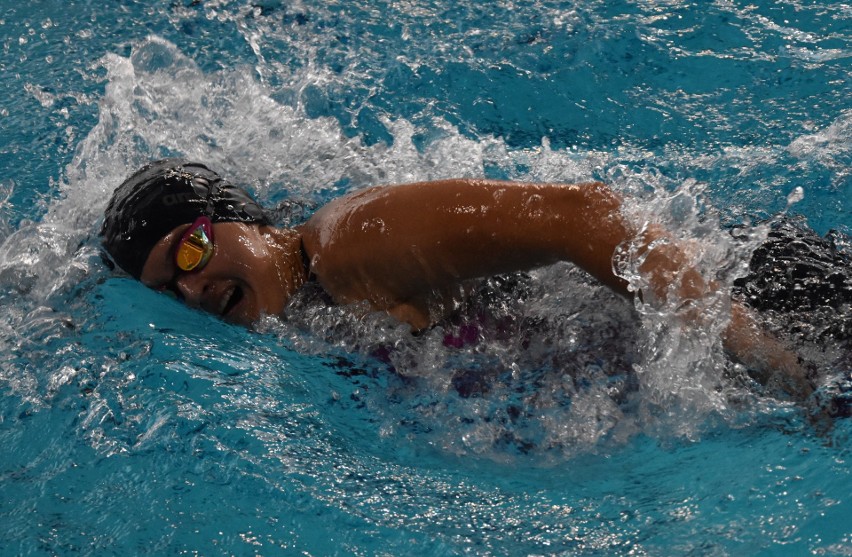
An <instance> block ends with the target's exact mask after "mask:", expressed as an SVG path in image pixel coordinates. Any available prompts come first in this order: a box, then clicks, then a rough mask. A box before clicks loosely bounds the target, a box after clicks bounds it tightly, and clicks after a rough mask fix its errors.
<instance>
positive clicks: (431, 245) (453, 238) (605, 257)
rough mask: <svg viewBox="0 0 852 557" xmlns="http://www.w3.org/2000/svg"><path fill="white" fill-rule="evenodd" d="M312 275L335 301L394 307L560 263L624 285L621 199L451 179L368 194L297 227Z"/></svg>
mask: <svg viewBox="0 0 852 557" xmlns="http://www.w3.org/2000/svg"><path fill="white" fill-rule="evenodd" d="M300 231H301V232H302V235H303V242H304V246H305V249H306V251H307V253H308V254H309V256H310V258H311V270H312V272H314V273H315V274H316V276H317V277H318V279H319V281H320V283H321V284H322V285H323V287H324V288H326V290H327V291H328V292H329V293H330V294H331V295H332V296H333V297H334V298H335V299H336V300H338V301H341V302H350V301H355V300H360V299H366V300H369V301H370V302H371V303H373V305H374V306H377V307H379V308H382V309H390V308H391V307H393V306H395V305H396V304H399V303H403V302H411V301H419V300H421V299H428V298H429V297H430V296H433V297H440V296H445V295H447V292H449V291H451V290H452V289H454V288H457V287H458V286H459V285H460V284H461V283H462V282H464V281H465V280H467V279H471V278H476V277H482V276H490V275H494V274H498V273H503V272H511V271H518V270H525V269H529V268H532V267H536V266H540V265H544V264H548V263H552V262H555V261H557V260H569V261H573V262H575V263H577V264H578V265H580V266H581V267H583V268H584V269H586V270H587V271H589V272H590V273H592V274H593V275H594V276H596V277H597V278H598V279H600V280H602V281H604V282H605V283H607V284H609V285H611V286H614V287H617V288H618V287H622V285H621V283H620V282H619V281H620V279H618V278H617V277H615V276H614V275H613V274H612V263H611V260H612V255H613V252H614V250H615V248H616V246H617V245H618V244H619V243H621V242H622V241H624V239H625V237H626V234H627V233H626V229H625V227H624V224H623V222H622V219H621V214H620V200H619V199H618V197H617V196H615V194H613V193H612V191H611V190H609V188H607V187H606V186H604V185H603V184H597V183H595V184H581V185H546V184H542V185H539V184H516V183H510V182H498V181H487V180H446V181H440V182H429V183H419V184H409V185H403V186H390V187H379V188H371V189H369V190H363V191H359V192H355V193H353V194H350V195H348V196H344V197H342V198H340V199H338V200H335V201H333V202H331V203H329V204H328V205H326V206H325V207H323V208H322V209H320V210H319V211H318V212H317V213H316V214H315V215H314V216H313V217H312V218H311V219H309V220H308V222H307V223H305V225H303V227H302V228H301V230H300Z"/></svg>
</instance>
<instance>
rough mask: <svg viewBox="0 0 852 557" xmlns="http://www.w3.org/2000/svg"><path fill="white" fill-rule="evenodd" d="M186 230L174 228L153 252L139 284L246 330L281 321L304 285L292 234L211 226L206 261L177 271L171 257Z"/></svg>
mask: <svg viewBox="0 0 852 557" xmlns="http://www.w3.org/2000/svg"><path fill="white" fill-rule="evenodd" d="M188 227H189V224H185V225H181V226H178V227H177V228H175V229H173V230H172V231H171V232H169V233H168V234H167V235H166V236H165V237H164V238H163V239H162V240H160V241H159V242H158V243H157V244H156V245H155V246H154V248H153V249H152V250H151V253H150V254H149V255H148V259H147V260H146V261H145V266H144V268H143V269H142V276H141V277H140V280H141V281H142V283H143V284H145V285H146V286H148V287H150V288H153V289H154V290H161V291H168V292H171V293H173V294H175V295H176V296H177V297H178V298H179V299H181V300H183V301H184V302H185V303H186V304H187V305H189V306H191V307H194V308H199V309H202V310H204V311H207V312H209V313H212V314H214V315H216V316H219V317H221V318H222V319H224V320H226V321H229V322H231V323H237V324H240V325H245V326H248V325H251V324H252V323H254V322H255V321H257V320H258V319H259V318H260V317H261V316H262V315H280V314H281V313H282V312H283V311H284V306H285V305H286V304H287V301H288V300H289V299H290V297H291V296H292V295H293V293H294V292H295V291H296V290H297V289H298V288H299V287H300V286H301V285H302V284H303V283H304V281H305V279H306V270H305V266H304V264H303V262H302V256H301V240H300V238H299V235H298V234H297V233H296V232H295V231H293V230H287V229H276V228H273V227H269V226H257V225H249V224H244V223H236V222H224V223H215V224H213V237H214V245H215V247H214V251H213V256H212V257H211V258H210V261H209V262H208V263H207V265H205V266H204V268H203V269H201V270H199V271H191V272H186V271H181V270H180V269H178V268H177V266H176V265H175V259H174V252H175V248H176V246H177V243H178V242H179V241H180V238H181V236H182V235H183V233H184V232H185V231H186V229H187V228H188Z"/></svg>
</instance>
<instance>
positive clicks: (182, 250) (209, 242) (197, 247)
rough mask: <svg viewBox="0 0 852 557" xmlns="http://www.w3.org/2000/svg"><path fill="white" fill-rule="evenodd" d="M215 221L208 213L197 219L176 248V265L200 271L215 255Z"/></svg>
mask: <svg viewBox="0 0 852 557" xmlns="http://www.w3.org/2000/svg"><path fill="white" fill-rule="evenodd" d="M214 246H215V244H213V223H212V222H210V218H209V217H207V216H206V215H202V216H200V217H198V218H197V219H195V222H193V223H192V224H191V225H190V226H189V228H187V229H186V232H184V233H183V236H181V239H180V241H179V242H178V244H177V247H176V248H175V265H177V268H178V269H180V270H181V271H186V272H189V271H200V270H201V269H203V268H204V266H205V265H207V262H208V261H210V257H211V256H212V255H213V248H214Z"/></svg>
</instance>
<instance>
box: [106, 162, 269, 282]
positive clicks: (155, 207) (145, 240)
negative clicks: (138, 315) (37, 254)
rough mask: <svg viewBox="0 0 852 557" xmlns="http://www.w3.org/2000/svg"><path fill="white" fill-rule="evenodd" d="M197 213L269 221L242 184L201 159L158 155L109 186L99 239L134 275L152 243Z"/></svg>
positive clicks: (138, 273) (139, 271)
mask: <svg viewBox="0 0 852 557" xmlns="http://www.w3.org/2000/svg"><path fill="white" fill-rule="evenodd" d="M201 215H207V216H208V217H210V220H211V221H212V222H214V223H215V222H245V223H257V224H270V220H269V218H268V217H267V216H266V213H265V212H264V210H263V208H261V206H260V205H258V204H257V202H256V201H255V200H254V199H252V198H251V196H250V195H249V194H248V193H247V192H246V191H245V190H242V189H240V188H238V187H236V186H234V185H233V184H231V183H230V182H228V181H226V180H224V179H222V177H220V176H219V175H218V174H216V173H215V172H213V171H212V170H210V169H209V168H207V167H206V166H204V165H203V164H199V163H195V162H188V161H185V160H183V159H164V160H159V161H154V162H151V163H148V164H146V165H145V166H143V167H142V168H141V169H139V170H138V171H137V172H136V173H134V174H133V175H132V176H131V177H130V178H128V179H127V180H125V181H124V183H122V184H121V185H120V186H118V187H117V188H116V189H115V191H114V192H113V194H112V199H110V202H109V205H107V208H106V211H105V212H104V224H103V227H102V228H101V236H102V237H103V245H104V247H105V248H106V250H107V252H109V254H110V255H111V256H112V258H113V259H114V260H115V262H116V263H117V264H118V266H119V267H121V268H122V269H124V270H125V271H127V272H128V273H130V274H131V275H133V276H134V277H135V278H137V279H138V278H139V277H140V276H141V275H142V268H143V267H144V266H145V261H146V260H147V259H148V254H149V253H150V252H151V249H152V248H153V247H154V245H155V244H156V243H157V242H159V241H160V240H161V239H163V237H164V236H165V235H166V234H168V233H169V232H171V231H172V230H173V229H174V228H176V227H178V226H180V225H181V224H190V223H191V222H192V221H194V220H195V219H197V218H198V217H200V216H201Z"/></svg>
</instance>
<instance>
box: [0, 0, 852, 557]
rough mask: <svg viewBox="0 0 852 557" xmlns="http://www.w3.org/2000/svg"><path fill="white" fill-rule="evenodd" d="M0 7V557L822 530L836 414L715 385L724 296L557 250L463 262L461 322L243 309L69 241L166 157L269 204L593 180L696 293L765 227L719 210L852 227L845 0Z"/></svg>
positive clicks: (841, 504)
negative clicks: (600, 266)
mask: <svg viewBox="0 0 852 557" xmlns="http://www.w3.org/2000/svg"><path fill="white" fill-rule="evenodd" d="M0 29H2V30H3V35H2V36H3V50H2V53H0V68H2V71H3V77H4V79H2V80H0V161H2V168H3V170H4V172H3V174H2V175H0V308H2V309H0V447H2V448H1V449H0V455H1V456H0V555H4V556H5V555H10V556H12V555H98V556H101V555H148V554H152V555H264V556H275V555H316V556H320V555H364V556H368V555H442V556H443V555H582V556H591V555H601V556H611V555H649V556H670V555H693V556H698V555H701V556H705V555H707V556H727V555H731V556H740V555H742V556H770V555H772V556H774V555H779V556H794V555H830V556H848V555H852V520H850V518H849V517H850V516H852V465H850V458H852V455H850V447H851V446H852V445H850V433H852V425H850V424H852V420H850V419H843V420H838V421H837V422H836V423H834V425H833V427H831V428H826V427H823V426H819V425H817V426H815V425H814V424H813V423H811V422H810V421H809V420H808V417H807V411H806V410H804V409H803V408H802V407H801V406H799V405H796V404H792V403H790V402H788V401H785V400H778V399H776V398H774V397H773V396H770V393H766V392H763V390H762V389H761V388H760V386H759V385H756V384H752V383H750V382H748V381H747V380H745V379H743V378H744V377H745V376H744V375H743V373H742V369H741V368H739V367H738V366H737V365H736V364H734V363H733V362H731V361H729V360H728V358H727V357H726V356H725V354H724V352H723V350H722V348H721V344H720V342H719V333H720V332H721V331H722V330H723V329H724V327H725V325H726V321H725V317H724V316H725V312H724V311H722V310H723V309H724V308H725V301H724V299H719V300H710V301H708V302H707V307H704V308H702V309H703V310H704V315H706V316H707V326H706V327H703V328H701V329H700V330H686V329H683V328H682V327H681V326H680V325H678V323H680V322H679V321H678V320H677V312H678V308H677V307H675V305H672V306H671V307H662V308H657V307H654V308H652V307H650V306H646V305H642V304H636V305H635V306H634V305H632V304H630V303H628V302H625V301H624V300H621V299H619V298H617V297H615V296H614V295H612V294H610V293H608V292H607V291H605V290H604V289H602V288H601V287H599V286H598V285H595V284H593V283H592V282H591V281H590V280H589V279H588V278H587V277H585V276H583V275H582V274H581V273H580V272H578V271H577V270H575V269H573V268H571V267H570V266H568V265H555V266H553V267H549V268H545V269H540V270H536V271H534V272H531V273H529V274H528V275H519V276H511V277H503V278H502V279H500V280H495V281H491V282H489V283H488V284H486V285H484V286H483V289H482V290H481V291H480V292H479V293H478V294H477V295H476V296H475V299H474V302H473V304H472V307H473V308H474V309H472V310H470V311H471V312H472V313H474V314H476V317H477V319H478V320H479V321H480V322H481V323H484V324H485V326H484V329H483V331H480V332H479V333H478V335H477V336H478V338H477V339H476V342H458V343H453V342H447V339H448V338H452V339H462V338H466V335H468V334H469V332H468V330H467V329H465V328H464V326H463V325H450V324H447V325H446V326H444V327H438V328H436V329H434V330H431V331H429V332H427V333H425V334H423V335H420V336H417V337H415V336H412V335H411V334H410V333H408V332H407V331H406V330H404V329H403V328H401V327H399V326H398V325H396V324H394V323H392V322H389V321H388V320H386V319H384V318H382V317H381V316H376V315H370V316H366V317H363V316H360V315H361V314H360V313H359V312H357V311H352V309H351V308H337V307H330V306H326V305H323V304H322V303H321V302H318V301H317V300H315V299H314V298H313V297H311V296H310V295H307V294H305V295H302V296H298V297H297V299H296V300H294V302H293V304H292V307H291V308H290V310H289V311H288V315H287V316H285V318H283V319H272V318H270V319H266V320H264V321H263V322H262V323H260V324H258V327H257V329H256V330H253V331H246V330H243V329H241V328H237V327H233V326H230V325H226V324H224V323H220V322H218V321H216V320H214V319H212V318H211V317H208V316H206V315H203V314H200V313H198V312H195V311H192V310H190V309H187V308H185V307H183V306H181V305H179V304H177V303H176V302H174V301H173V300H170V299H168V298H166V297H164V296H162V295H159V294H157V293H155V292H151V291H148V290H146V289H145V288H143V287H141V286H140V285H139V284H137V283H135V282H133V281H131V280H129V279H127V278H123V277H121V276H117V275H115V274H113V273H111V272H110V271H109V270H108V268H107V267H106V265H105V264H104V262H103V261H102V259H101V256H100V250H99V245H98V239H97V231H98V226H99V219H100V215H101V213H102V211H103V208H104V205H105V203H106V200H107V198H108V196H109V194H110V192H111V191H112V189H113V188H114V187H115V185H117V184H118V183H120V182H121V181H122V180H123V179H124V178H125V177H126V176H127V175H128V174H129V173H130V172H132V171H133V170H134V169H135V168H137V167H138V166H140V165H141V164H142V163H143V162H145V161H147V160H149V159H151V158H157V157H163V156H168V155H181V156H186V157H190V158H193V159H197V160H201V161H206V162H207V163H209V164H210V165H211V166H212V167H213V168H216V169H218V170H219V171H221V172H222V173H224V174H226V175H228V176H229V177H230V178H231V179H232V180H233V181H235V182H238V183H241V184H244V185H246V186H247V187H248V188H250V189H251V190H252V191H253V192H254V193H255V194H256V195H257V196H258V197H259V199H261V200H262V201H263V202H264V203H266V204H268V205H273V204H275V203H278V202H280V201H282V200H284V199H291V200H295V201H297V202H299V203H304V204H306V205H308V206H310V205H313V204H316V203H322V202H324V201H328V200H329V199H332V198H334V197H336V196H338V195H340V194H342V193H344V192H346V191H351V190H354V189H357V188H361V187H366V186H369V185H375V184H389V183H400V182H409V181H416V180H428V179H437V178H446V177H456V176H467V177H477V176H488V177H493V178H505V179H513V180H530V181H558V182H572V181H585V180H590V179H596V180H604V181H606V182H608V183H610V184H611V185H612V187H613V188H614V189H616V190H617V191H619V192H621V193H622V194H624V195H625V197H626V198H627V199H628V201H627V202H626V212H627V214H628V216H629V217H630V218H633V219H637V220H638V221H640V222H647V221H652V222H656V223H660V224H663V225H665V226H667V227H669V228H671V229H672V230H677V231H678V233H679V234H680V235H681V237H682V238H683V239H684V240H685V241H695V245H697V246H700V248H699V249H697V250H696V253H695V254H694V260H693V261H692V263H693V264H694V265H695V266H697V267H698V268H701V269H705V270H711V269H712V270H713V272H714V274H716V273H718V278H719V280H720V281H721V282H722V283H724V284H728V285H729V284H730V282H731V281H732V280H733V278H734V277H735V276H738V273H740V274H741V273H742V272H743V271H744V270H745V268H746V265H747V262H748V259H749V255H750V253H751V250H752V249H753V248H754V247H755V245H757V244H758V243H759V242H760V240H761V239H762V237H763V234H765V232H766V230H765V229H764V228H763V227H762V225H757V226H756V227H754V228H753V230H754V232H753V233H752V234H747V235H746V237H744V238H739V239H734V238H732V237H731V235H730V234H728V233H727V232H726V229H728V228H729V227H730V226H731V225H737V224H747V225H749V227H751V226H752V225H754V224H755V223H758V222H761V219H766V218H775V217H777V215H779V214H782V213H787V214H794V215H801V216H803V217H804V218H806V219H807V222H808V223H809V224H810V226H812V227H813V228H814V229H815V230H817V231H818V232H819V233H820V234H824V233H826V232H828V231H829V230H832V229H833V230H836V231H839V233H840V236H839V238H844V237H845V236H843V234H846V235H848V234H849V233H850V232H852V211H851V210H850V204H849V200H850V196H852V172H850V168H852V166H850V165H852V139H850V135H851V134H852V95H850V91H852V87H850V83H852V79H850V77H851V76H852V6H850V5H849V4H846V3H841V2H827V1H823V2H804V1H789V2H769V1H752V2H744V1H739V0H731V1H714V2H680V1H674V0H654V1H652V0H634V1H618V2H608V1H602V0H601V1H586V2H559V1H552V2H551V1H517V2H508V1H507V2H484V3H483V2H475V1H473V0H459V1H448V0H434V1H419V0H402V1H396V2H391V1H378V0H354V1H341V0H330V1H329V0H326V1H322V2H319V1H315V0H305V1H299V2H288V3H279V2H271V1H254V2H252V1H249V0H234V1H228V0H219V1H215V2H213V1H211V2H191V1H189V0H186V1H174V2H143V1H138V2H123V3H109V2H99V3H93V2H81V1H77V0H69V1H65V2H59V1H45V2H31V3H28V4H23V5H21V4H20V3H18V2H11V1H10V0H2V1H0ZM750 229H751V228H750ZM847 248H848V246H847ZM719 269H722V271H719ZM629 271H630V269H629V268H628V269H627V270H626V272H628V273H629ZM630 278H631V280H633V281H634V284H637V285H639V284H641V277H640V276H638V275H637V276H631V277H630ZM452 344H460V345H462V346H461V347H458V346H451V345H452ZM797 347H798V349H799V350H800V351H801V352H802V353H803V355H804V356H805V357H806V358H808V359H809V360H810V361H813V362H814V363H815V364H816V366H817V368H818V371H819V374H820V377H821V378H822V379H823V380H825V381H830V379H831V378H833V377H836V376H838V375H840V374H842V373H843V372H846V371H848V370H849V368H850V367H852V362H850V356H849V353H848V352H845V351H844V349H843V347H842V346H839V345H836V344H832V343H823V344H813V343H810V344H808V343H802V344H800V345H797Z"/></svg>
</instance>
